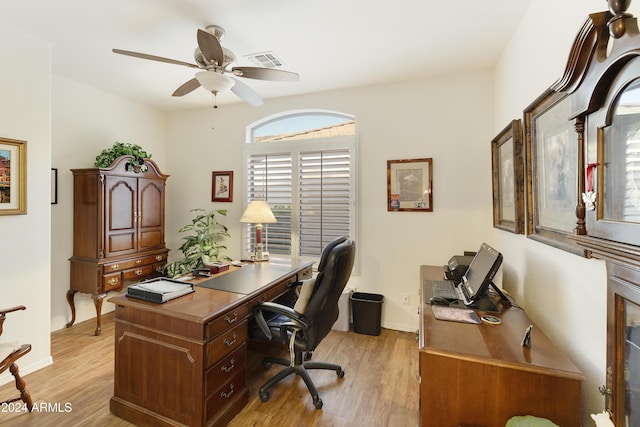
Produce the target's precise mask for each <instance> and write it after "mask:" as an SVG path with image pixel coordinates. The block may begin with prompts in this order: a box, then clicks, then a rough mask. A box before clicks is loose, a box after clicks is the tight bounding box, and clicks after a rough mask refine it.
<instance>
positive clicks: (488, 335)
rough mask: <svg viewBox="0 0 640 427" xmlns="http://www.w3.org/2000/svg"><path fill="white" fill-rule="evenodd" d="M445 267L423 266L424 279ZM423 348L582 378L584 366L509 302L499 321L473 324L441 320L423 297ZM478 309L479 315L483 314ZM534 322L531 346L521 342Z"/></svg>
mask: <svg viewBox="0 0 640 427" xmlns="http://www.w3.org/2000/svg"><path fill="white" fill-rule="evenodd" d="M442 273H443V271H442V267H436V266H425V265H423V266H421V267H420V283H422V282H423V280H424V279H431V280H434V279H435V280H438V279H441V278H442ZM421 288H422V287H421ZM421 304H422V306H421V309H420V312H421V321H420V351H422V352H427V353H431V354H443V355H447V356H448V357H460V358H464V359H474V360H478V361H489V360H490V361H491V363H499V364H504V365H512V366H514V367H517V368H518V369H525V370H532V371H536V370H544V371H549V370H552V371H556V372H557V373H558V375H563V376H570V377H575V378H577V379H582V374H581V372H580V370H579V369H578V368H577V367H576V366H575V365H574V364H573V362H571V360H569V358H567V357H566V356H565V355H564V354H563V353H561V352H560V351H559V350H558V349H557V348H556V347H555V345H554V344H553V343H552V342H551V340H550V339H549V338H548V337H547V336H546V335H545V334H544V332H542V331H541V330H540V329H538V328H536V326H535V325H534V324H533V322H532V321H531V319H529V317H528V316H527V315H526V313H525V312H524V310H523V309H521V308H518V307H509V305H506V304H505V307H504V308H503V310H502V312H501V313H499V314H496V313H491V314H493V315H496V316H498V317H500V318H501V320H502V323H501V324H499V325H490V324H486V323H481V324H477V325H476V324H469V323H460V322H452V321H445V320H437V319H436V318H435V317H434V315H433V312H432V310H431V305H430V304H427V303H424V302H422V301H421ZM482 314H483V313H482V312H478V315H479V316H480V315H482ZM529 325H533V327H532V331H531V348H527V347H523V346H522V345H521V342H522V338H523V336H524V333H525V330H526V329H527V327H528V326H529Z"/></svg>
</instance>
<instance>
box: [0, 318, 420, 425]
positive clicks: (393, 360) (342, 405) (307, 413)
mask: <svg viewBox="0 0 640 427" xmlns="http://www.w3.org/2000/svg"><path fill="white" fill-rule="evenodd" d="M94 328H95V320H88V321H86V322H82V323H78V324H76V325H74V326H73V327H72V328H69V329H64V330H60V331H56V332H54V333H52V334H51V347H52V348H51V351H52V355H53V360H54V363H53V365H51V366H48V367H46V368H44V369H41V370H39V371H37V372H34V373H32V374H30V375H26V376H25V377H24V379H25V381H26V382H27V390H29V392H30V393H31V396H32V398H33V401H34V403H35V405H36V408H34V412H32V413H28V412H13V413H12V412H6V409H7V408H6V407H0V425H2V426H18V425H19V426H34V427H42V426H65V427H67V426H82V427H85V426H96V427H98V426H101V427H102V426H113V427H128V426H132V425H133V424H131V423H128V422H127V421H124V420H122V419H120V418H118V417H116V416H114V415H112V414H111V413H110V412H109V399H110V398H111V396H112V395H113V351H114V350H113V349H114V339H113V333H114V322H113V313H109V314H106V315H104V316H103V318H102V335H101V336H99V337H96V336H94V335H93V331H94ZM267 351H268V352H269V354H273V349H272V348H269V349H266V348H265V347H264V346H259V345H254V344H252V345H251V347H250V358H249V364H250V366H252V368H251V369H250V371H249V389H250V394H249V404H248V405H247V406H246V407H245V408H244V409H243V410H242V412H241V413H240V414H238V415H237V416H236V417H235V418H234V419H233V421H232V422H231V423H230V424H229V425H230V426H235V427H240V426H242V427H245V426H335V427H343V426H350V427H351V426H374V427H375V426H385V427H387V426H398V427H406V426H414V425H416V424H417V411H418V393H419V389H418V383H417V381H416V375H417V373H418V350H417V343H416V341H415V334H412V333H408V332H398V331H392V330H388V329H383V330H382V333H381V335H380V336H369V335H361V334H356V333H353V332H341V331H332V332H331V333H330V334H329V335H328V336H327V337H326V338H325V339H324V341H323V342H322V343H321V344H320V346H319V347H318V349H317V350H316V351H315V352H314V354H313V359H314V360H318V361H328V362H333V363H338V364H341V365H342V367H343V369H344V370H345V372H346V375H345V377H344V378H338V377H337V376H336V374H335V372H325V371H312V372H311V377H312V379H313V380H314V382H315V384H316V387H317V388H318V391H319V393H320V397H321V398H322V400H323V402H324V406H323V408H322V409H321V410H316V409H315V407H314V406H313V403H312V401H311V397H310V396H309V394H308V391H307V389H306V387H305V385H304V382H303V381H302V379H300V378H299V377H296V376H292V377H289V378H287V379H286V380H284V381H282V382H281V383H280V384H278V385H277V386H275V387H274V388H273V389H272V393H271V399H270V400H269V401H268V402H266V403H262V402H261V401H260V398H259V396H258V389H259V388H260V385H262V383H263V382H264V381H266V380H267V379H268V378H269V377H270V376H272V375H274V374H275V373H276V372H277V370H278V369H280V367H278V366H276V365H274V366H273V367H271V368H270V369H269V370H268V371H264V370H263V369H262V368H261V365H260V363H259V360H260V357H261V356H262V355H263V354H266V352H267ZM13 396H17V391H16V389H15V385H14V383H13V382H11V383H9V384H5V385H3V386H2V387H0V398H2V399H7V398H9V397H13Z"/></svg>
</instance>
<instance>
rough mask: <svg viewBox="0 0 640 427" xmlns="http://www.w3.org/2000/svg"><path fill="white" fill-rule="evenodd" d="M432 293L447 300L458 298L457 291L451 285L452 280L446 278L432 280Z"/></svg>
mask: <svg viewBox="0 0 640 427" xmlns="http://www.w3.org/2000/svg"><path fill="white" fill-rule="evenodd" d="M432 282H433V293H432V295H433V296H434V297H440V298H445V299H449V300H456V301H457V300H458V299H459V296H458V291H457V289H456V287H455V286H454V285H453V282H450V281H448V280H433V281H432Z"/></svg>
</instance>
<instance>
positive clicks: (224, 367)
mask: <svg viewBox="0 0 640 427" xmlns="http://www.w3.org/2000/svg"><path fill="white" fill-rule="evenodd" d="M229 362H230V363H231V366H229V367H227V365H223V366H222V367H221V368H220V370H221V371H223V372H231V371H232V370H233V368H235V367H236V361H235V359H231V360H230V361H229Z"/></svg>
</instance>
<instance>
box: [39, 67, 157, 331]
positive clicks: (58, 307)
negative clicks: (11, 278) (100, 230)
mask: <svg viewBox="0 0 640 427" xmlns="http://www.w3.org/2000/svg"><path fill="white" fill-rule="evenodd" d="M52 114H53V129H52V138H53V144H52V145H53V150H52V152H51V167H54V168H57V169H58V204H57V205H52V207H51V221H52V224H53V227H52V230H51V238H52V241H53V242H55V248H54V250H53V252H52V257H51V277H52V282H51V330H52V331H55V330H58V329H61V328H64V327H65V325H66V323H67V322H69V320H71V310H70V308H69V304H68V303H67V299H66V293H67V291H68V290H69V258H70V257H71V256H72V255H73V174H72V173H71V169H75V168H90V167H93V162H94V161H95V158H96V155H98V154H99V153H100V152H101V151H102V150H103V149H105V148H109V147H111V146H112V145H113V143H114V142H116V141H118V142H125V143H131V144H138V145H140V146H141V147H142V148H144V149H145V151H147V152H148V153H151V159H152V160H153V161H155V162H156V163H157V164H158V166H159V167H160V170H161V171H162V172H163V173H167V172H165V168H166V152H165V147H166V114H165V113H163V112H159V111H157V110H155V109H152V108H149V107H146V106H143V105H140V104H136V103H134V102H131V101H129V100H126V99H123V98H120V97H117V96H114V95H111V94H110V93H107V92H104V91H101V90H97V89H94V88H91V87H89V86H85V85H82V84H79V83H76V82H73V81H70V80H68V79H65V78H63V77H59V76H53V112H52ZM75 305H76V323H77V322H81V321H83V320H86V319H89V318H92V317H95V316H96V309H95V306H94V303H93V299H92V298H91V296H90V295H88V294H80V293H76V295H75ZM113 308H114V307H113V304H111V303H109V302H108V297H107V298H106V299H105V300H104V302H103V305H102V312H103V313H107V312H109V311H112V310H113Z"/></svg>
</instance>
